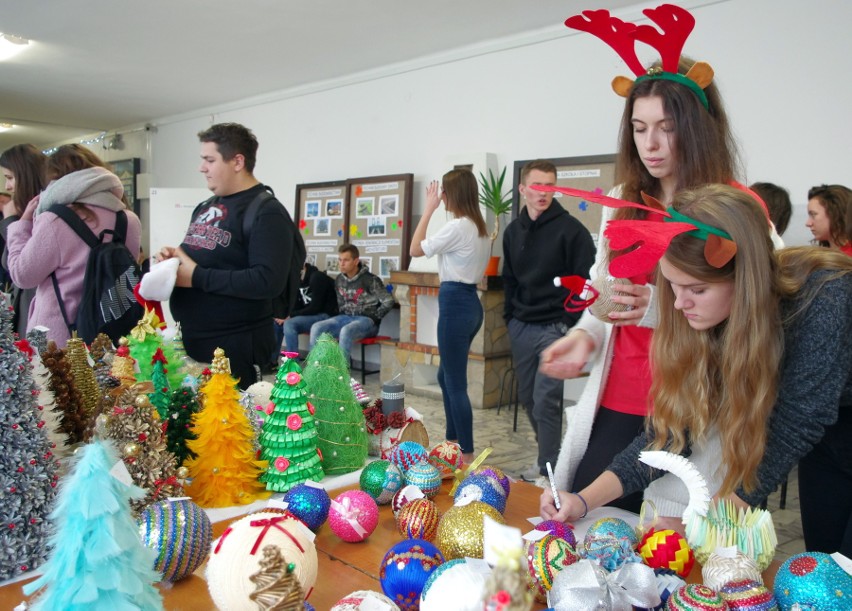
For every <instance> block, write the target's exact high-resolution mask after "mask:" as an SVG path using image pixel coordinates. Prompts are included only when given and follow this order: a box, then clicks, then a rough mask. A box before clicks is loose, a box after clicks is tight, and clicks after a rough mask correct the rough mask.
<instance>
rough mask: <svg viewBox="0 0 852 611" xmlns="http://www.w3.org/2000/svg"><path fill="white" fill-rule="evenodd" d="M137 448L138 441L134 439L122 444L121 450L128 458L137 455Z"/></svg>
mask: <svg viewBox="0 0 852 611" xmlns="http://www.w3.org/2000/svg"><path fill="white" fill-rule="evenodd" d="M139 450H140V448H139V444H138V443H136V442H135V441H128V442H127V443H125V444H124V448H123V449H122V452H123V453H124V455H125V456H126V457H127V458H130V457H133V456H137V455H138V454H139Z"/></svg>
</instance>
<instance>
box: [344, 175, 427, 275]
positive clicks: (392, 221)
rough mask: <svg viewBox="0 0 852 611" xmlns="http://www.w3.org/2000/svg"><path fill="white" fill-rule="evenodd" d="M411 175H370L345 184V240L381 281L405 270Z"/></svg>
mask: <svg viewBox="0 0 852 611" xmlns="http://www.w3.org/2000/svg"><path fill="white" fill-rule="evenodd" d="M413 184H414V175H413V174H395V175H389V176H369V177H366V178H352V179H349V180H347V181H346V191H347V196H348V201H349V202H350V206H349V221H348V230H349V231H348V241H349V242H350V243H351V244H354V245H355V246H357V247H358V250H359V251H360V253H361V262H362V263H363V264H364V265H366V266H367V267H368V268H369V269H370V271H371V272H373V273H374V274H376V275H377V276H379V277H380V278H381V279H382V280H383V281H384V282H386V283H387V282H389V281H390V274H391V272H392V271H398V270H401V269H408V259H409V253H408V247H409V242H410V240H411V231H412V228H410V227H409V225H410V223H411V191H412V188H413Z"/></svg>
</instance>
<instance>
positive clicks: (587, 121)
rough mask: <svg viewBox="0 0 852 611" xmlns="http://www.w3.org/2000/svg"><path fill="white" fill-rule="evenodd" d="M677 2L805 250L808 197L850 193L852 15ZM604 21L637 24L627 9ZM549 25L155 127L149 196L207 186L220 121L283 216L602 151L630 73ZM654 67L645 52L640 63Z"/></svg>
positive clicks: (754, 166) (823, 4) (751, 165)
mask: <svg viewBox="0 0 852 611" xmlns="http://www.w3.org/2000/svg"><path fill="white" fill-rule="evenodd" d="M683 4H684V5H685V6H688V7H691V9H692V11H693V13H694V15H695V17H696V21H697V23H696V29H695V31H694V32H693V34H692V36H691V37H690V39H689V40H688V41H687V44H686V52H687V53H688V54H689V55H691V56H692V57H695V58H696V59H702V60H706V61H708V62H709V63H710V64H711V65H712V66H713V67H714V69H715V71H716V75H717V83H718V85H719V86H720V87H721V89H722V93H723V97H724V98H725V100H726V103H727V106H728V110H729V114H730V118H731V121H732V124H733V127H734V130H735V132H736V134H737V135H738V137H739V140H740V143H741V145H742V152H743V158H744V162H745V165H746V170H747V174H746V176H744V177H742V178H743V179H744V180H745V181H747V182H754V181H757V180H761V181H770V182H777V183H779V184H781V185H783V186H785V187H787V188H788V189H789V190H790V192H791V194H792V196H793V201H794V203H795V204H797V206H796V208H795V210H794V218H793V220H792V222H791V227H790V229H788V232H787V234H786V238H787V242H788V243H798V244H801V243H805V242H806V241H807V240H808V239H809V237H810V235H809V232H807V231H806V230H805V229H804V226H803V224H804V220H805V214H804V204H805V203H806V202H805V197H806V195H805V194H806V191H807V189H808V188H809V187H810V186H812V185H814V184H818V183H823V182H839V183H844V184H847V185H850V184H852V175H850V174H852V172H850V168H849V161H850V156H849V152H850V151H849V147H850V145H849V143H850V142H852V122H850V121H849V120H848V118H847V107H848V105H849V102H850V100H852V82H850V80H849V79H847V78H845V72H844V66H845V64H844V63H843V62H844V60H845V59H846V58H848V57H850V56H852V42H850V37H849V36H848V31H847V30H848V24H849V23H850V18H852V4H850V3H848V2H847V1H846V0H812V1H811V2H808V3H807V4H803V3H791V4H784V3H778V2H776V1H775V0H726V1H724V0H723V1H719V2H709V3H704V5H703V6H699V3H698V2H697V1H692V2H684V3H683ZM653 5H654V3H653V2H649V3H646V4H643V5H641V6H638V5H637V7H638V8H643V7H646V6H653ZM616 14H618V15H621V16H623V18H625V19H631V20H633V19H636V17H637V15H638V12H637V8H634V9H633V10H630V11H620V12H618V13H616ZM557 26H558V24H555V27H554V28H553V29H550V30H546V31H542V32H539V33H533V34H532V35H530V33H526V34H524V35H523V36H520V37H519V38H518V39H515V40H513V41H509V42H507V43H506V45H505V46H511V45H512V44H522V46H516V47H514V48H506V49H504V50H492V51H489V52H485V53H484V54H481V55H477V56H472V57H461V58H458V56H459V55H460V54H459V53H455V52H454V53H453V55H450V56H445V57H443V58H441V61H442V62H443V63H438V64H437V65H431V66H425V67H423V64H425V63H427V62H426V61H420V62H418V64H411V65H409V66H402V67H399V72H398V73H396V74H390V75H386V76H378V77H377V78H374V79H373V80H368V81H365V82H355V83H341V84H340V86H334V84H333V83H332V84H325V86H327V87H330V88H328V89H325V90H321V91H313V92H308V93H304V94H299V93H298V92H280V93H279V94H277V95H275V96H267V97H266V98H265V99H264V100H247V101H244V102H242V103H237V104H232V105H229V106H228V107H222V108H211V109H203V110H199V111H198V112H197V113H194V114H190V115H186V116H182V117H172V118H163V119H161V120H159V121H154V122H153V123H154V124H156V125H157V131H156V133H154V134H153V136H152V153H151V159H150V162H151V163H150V168H149V172H152V173H153V179H152V183H151V186H154V187H198V186H203V182H202V180H201V177H200V176H199V175H198V173H197V166H198V143H197V138H196V133H197V132H198V131H199V130H201V129H203V128H205V127H206V126H208V125H209V124H211V123H213V122H221V121H238V122H241V123H243V124H245V125H247V126H249V127H250V128H251V129H252V130H254V132H255V134H256V135H257V136H258V139H259V141H260V150H259V154H258V164H257V168H256V172H255V174H256V176H257V177H258V178H259V179H260V180H261V181H263V182H266V183H268V184H270V185H271V186H272V187H273V188H274V189H275V190H276V193H277V194H278V195H279V198H280V199H281V200H282V201H283V202H284V203H285V204H286V205H287V206H288V208H290V210H291V211H292V207H293V197H294V190H295V186H296V184H298V183H306V182H317V181H323V180H331V179H340V178H347V177H355V176H366V175H379V174H391V173H401V172H414V174H415V187H414V193H415V197H414V203H415V213H416V214H417V213H419V211H420V210H422V200H423V192H424V189H425V182H426V181H428V180H431V179H432V178H436V177H440V175H441V174H442V173H443V172H444V171H445V170H447V169H448V168H445V167H443V165H442V164H443V161H444V160H445V159H446V158H447V157H448V156H449V155H453V154H457V153H466V152H472V151H477V152H483V151H485V152H493V153H495V154H496V155H497V160H498V164H499V165H500V166H502V165H509V166H510V167H511V165H512V163H513V162H514V160H516V159H528V158H533V157H548V156H551V157H562V156H575V155H596V154H603V153H612V152H613V151H614V150H615V137H616V128H617V124H618V121H619V117H620V113H621V109H622V107H623V103H622V100H621V99H620V98H618V97H617V96H616V95H615V94H613V93H612V91H611V90H610V88H609V83H610V81H611V79H612V78H613V77H614V76H615V75H617V74H624V75H629V74H630V73H629V71H628V70H627V68H626V67H625V66H624V64H623V63H622V62H621V60H620V59H618V58H617V57H616V56H615V54H614V52H613V51H611V50H610V49H609V47H607V46H606V45H605V44H604V43H602V42H601V41H599V40H597V39H595V38H593V37H592V36H591V35H588V34H580V33H572V32H571V31H569V30H567V29H565V28H561V29H560V28H559V27H557ZM537 37H540V41H539V40H537V39H536V38H537ZM554 37H555V38H554ZM492 46H493V45H492ZM454 56H455V57H456V59H453V58H452V57H454ZM653 57H654V56H653V53H643V54H642V58H643V60H644V61H649V60H650V59H653ZM448 58H449V59H448ZM246 69H251V68H250V67H247V68H246ZM386 72H387V71H386ZM233 80H234V81H238V79H233ZM351 80H354V79H350V81H351ZM227 82H228V80H227V79H223V83H227ZM189 86H191V85H189ZM223 86H227V85H223ZM234 96H235V97H238V96H239V92H238V91H236V90H235V91H234Z"/></svg>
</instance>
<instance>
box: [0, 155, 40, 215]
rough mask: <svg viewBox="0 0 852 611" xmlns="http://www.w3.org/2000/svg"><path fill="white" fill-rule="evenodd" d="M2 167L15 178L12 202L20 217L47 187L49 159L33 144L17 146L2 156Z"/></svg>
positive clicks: (0, 156)
mask: <svg viewBox="0 0 852 611" xmlns="http://www.w3.org/2000/svg"><path fill="white" fill-rule="evenodd" d="M0 166H2V167H4V168H6V169H7V170H9V171H10V172H11V173H12V176H14V177H15V192H14V193H13V194H12V201H13V202H14V203H15V210H16V211H17V213H18V215H19V216H20V215H21V214H23V213H24V210H25V209H26V207H27V204H28V203H30V200H31V199H32V198H34V197H35V196H36V195H38V194H39V193H41V192H42V191H43V190H44V188H45V187H46V186H47V157H45V155H44V153H42V152H41V151H40V150H38V149H37V148H36V147H35V146H33V145H32V144H16V145H15V146H13V147H11V148H8V149H6V150H5V151H3V154H2V155H0Z"/></svg>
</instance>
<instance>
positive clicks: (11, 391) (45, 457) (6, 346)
mask: <svg viewBox="0 0 852 611" xmlns="http://www.w3.org/2000/svg"><path fill="white" fill-rule="evenodd" d="M12 314H13V312H12V309H11V308H10V307H9V305H8V303H7V302H6V298H5V297H0V389H2V390H3V392H0V448H2V451H0V581H3V580H6V579H10V578H12V577H17V576H18V575H20V574H21V573H25V572H27V571H30V570H32V569H34V568H36V567H38V566H40V565H41V564H42V563H43V562H44V561H45V559H46V558H47V538H48V535H49V532H50V524H49V522H48V520H47V517H48V514H49V513H50V511H51V509H52V505H53V499H54V493H55V487H56V482H57V479H58V476H57V463H56V457H55V456H54V455H53V451H52V448H51V445H52V444H51V442H50V441H49V440H48V437H47V431H46V430H45V426H44V424H45V423H44V420H42V419H41V415H42V410H41V407H39V406H38V405H37V404H36V401H37V397H38V394H39V393H38V390H37V389H36V386H35V383H34V382H33V376H32V367H31V366H30V363H29V357H28V356H27V355H26V354H24V353H23V352H21V351H20V350H18V349H17V348H16V347H15V346H14V344H13V330H12Z"/></svg>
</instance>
